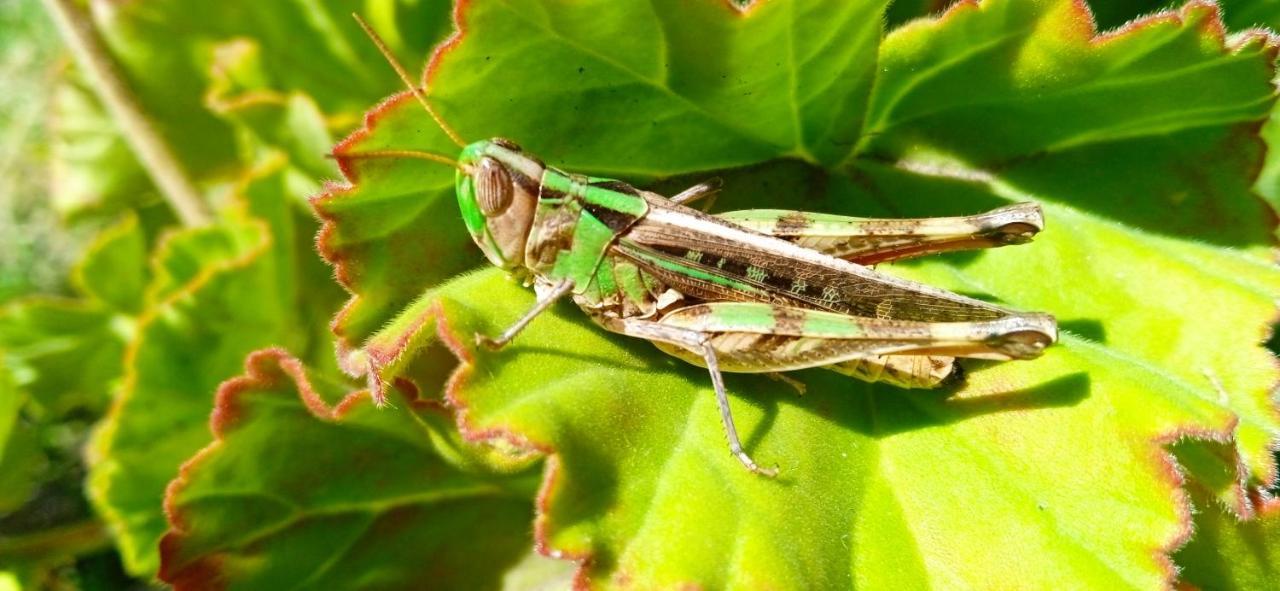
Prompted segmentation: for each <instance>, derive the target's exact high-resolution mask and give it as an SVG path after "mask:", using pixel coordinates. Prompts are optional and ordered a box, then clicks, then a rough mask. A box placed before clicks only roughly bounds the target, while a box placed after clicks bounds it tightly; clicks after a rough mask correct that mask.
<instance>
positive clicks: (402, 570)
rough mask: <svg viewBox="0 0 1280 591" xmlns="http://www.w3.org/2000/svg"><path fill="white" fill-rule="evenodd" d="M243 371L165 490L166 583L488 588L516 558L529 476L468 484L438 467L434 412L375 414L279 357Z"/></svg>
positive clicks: (357, 397)
mask: <svg viewBox="0 0 1280 591" xmlns="http://www.w3.org/2000/svg"><path fill="white" fill-rule="evenodd" d="M245 367H246V370H247V372H246V374H245V375H244V376H242V377H238V378H235V379H232V380H229V381H227V382H226V383H224V384H223V385H222V387H221V388H220V389H219V391H218V397H217V407H216V410H215V412H214V415H213V423H212V425H213V430H214V433H215V435H216V437H217V440H216V441H215V442H214V443H212V444H211V445H209V446H208V447H206V448H205V449H204V450H202V451H201V452H200V453H199V454H197V455H196V456H195V457H194V458H193V459H192V460H191V461H189V462H187V463H186V464H185V465H184V466H183V468H182V472H181V475H180V476H179V478H178V479H177V480H176V481H174V483H173V485H172V486H171V487H170V488H169V492H168V495H167V500H166V507H167V512H168V515H169V517H170V519H171V520H172V521H173V523H174V527H173V529H171V530H170V531H169V533H167V534H166V535H165V537H164V539H163V541H162V542H161V555H162V565H161V569H160V577H161V579H163V580H164V581H165V582H168V583H170V584H172V585H174V587H175V588H176V589H195V588H200V589H203V588H210V587H217V588H227V589H260V588H264V587H280V586H286V587H290V588H325V589H357V588H359V589H368V588H396V589H405V588H423V587H430V588H434V589H445V588H459V589H461V588H467V589H476V588H494V587H496V586H497V582H498V580H499V577H500V576H501V574H502V572H503V571H504V570H505V567H507V566H509V565H512V564H515V563H516V561H517V560H518V559H520V558H521V557H522V555H523V553H524V551H525V548H526V547H527V546H528V544H529V541H528V533H527V523H528V520H529V518H530V515H531V510H530V506H529V494H528V492H527V491H526V490H524V489H525V488H527V487H526V486H525V485H523V484H521V482H522V481H523V482H527V481H528V479H517V480H515V481H512V480H510V479H497V480H495V479H493V478H485V477H478V476H473V475H468V474H464V473H461V472H457V471H455V470H454V469H453V468H452V467H451V466H449V464H447V463H445V462H444V461H442V460H441V458H440V457H439V456H438V455H436V453H435V451H434V449H433V444H432V437H431V434H430V432H429V430H428V429H426V428H424V425H423V422H422V421H423V417H422V415H427V414H433V413H439V412H441V411H440V409H439V408H438V407H433V406H432V405H429V404H419V403H414V402H412V401H410V402H408V403H407V405H406V407H405V410H404V411H403V412H384V411H381V410H379V409H377V408H374V407H373V405H372V404H371V402H370V399H369V397H368V395H367V394H366V393H364V392H353V393H350V394H347V395H345V396H343V393H344V392H345V389H344V388H343V387H341V386H336V385H333V384H329V383H326V382H325V381H324V380H323V379H322V378H319V377H318V376H315V375H314V374H311V373H310V372H307V371H306V370H304V369H303V366H302V364H301V363H300V362H299V361H298V360H297V359H294V358H293V357H291V356H289V355H288V354H287V353H285V352H283V351H281V350H278V349H270V350H264V351H258V352H256V353H254V354H252V355H250V356H249V358H248V360H247V361H246V363H245ZM334 441H341V442H342V443H341V445H338V446H335V445H333V442H334ZM321 450H323V451H321ZM481 556H482V557H483V560H477V557H481Z"/></svg>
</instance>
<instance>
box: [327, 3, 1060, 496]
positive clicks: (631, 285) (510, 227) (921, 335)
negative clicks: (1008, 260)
mask: <svg viewBox="0 0 1280 591" xmlns="http://www.w3.org/2000/svg"><path fill="white" fill-rule="evenodd" d="M356 20H358V21H360V24H361V26H362V27H364V29H365V32H366V33H367V34H368V35H369V37H370V38H371V39H372V40H373V42H374V44H376V45H377V46H378V48H379V50H380V51H381V52H382V53H383V55H384V56H385V57H386V59H387V61H388V62H389V63H390V64H391V66H392V67H393V68H394V69H395V71H396V73H397V74H398V75H399V76H400V78H401V80H403V81H404V83H405V85H406V86H407V87H408V88H409V90H410V92H411V93H412V94H413V96H414V97H415V98H416V99H417V101H418V102H419V103H421V105H422V106H423V108H425V109H426V111H427V113H428V114H429V115H430V116H431V118H432V119H433V120H434V121H435V122H436V124H437V125H439V126H440V128H441V129H442V130H443V131H444V132H445V133H446V134H447V135H448V136H449V137H450V138H451V139H452V140H453V141H454V142H455V143H456V144H458V146H459V147H460V148H461V150H462V151H461V154H460V155H459V156H458V158H457V159H453V158H449V157H447V156H443V155H440V154H434V153H428V152H420V151H412V150H394V151H392V150H388V151H375V152H366V153H361V154H349V155H345V156H344V157H354V158H377V157H409V158H420V159H424V160H430V161H435V162H440V163H443V164H447V165H449V166H452V167H454V168H456V169H457V173H456V192H457V198H458V206H459V208H460V209H461V212H462V218H463V221H464V222H465V223H466V226H467V230H468V231H469V232H470V234H471V237H472V238H473V239H474V241H475V243H476V245H477V246H479V248H480V250H481V251H482V252H483V253H484V256H485V257H486V258H487V259H488V260H489V262H491V263H492V264H493V265H495V266H497V267H499V268H501V269H504V270H505V271H507V272H508V273H510V274H512V275H513V276H516V277H518V278H523V279H525V280H526V284H528V283H532V284H533V286H534V288H535V291H536V293H537V301H536V303H535V304H534V305H533V307H532V308H530V309H529V310H528V312H526V313H525V314H524V316H522V317H521V318H519V319H518V320H516V321H515V322H514V323H513V324H512V325H511V326H510V327H509V328H507V329H506V330H505V331H503V332H502V333H501V334H500V335H498V336H496V337H489V336H485V335H476V339H477V342H478V343H479V344H481V345H483V346H485V347H488V348H490V349H494V350H496V349H500V348H502V347H504V346H505V345H507V344H508V343H510V342H511V341H512V340H513V339H514V338H515V337H516V335H517V334H519V333H520V331H521V330H523V329H524V328H525V327H526V326H528V324H529V323H530V322H532V321H533V320H534V319H535V318H536V317H537V316H538V315H539V314H541V313H543V312H544V311H546V310H547V309H548V308H549V307H550V306H551V305H552V304H554V303H555V302H556V301H558V300H560V299H562V298H565V297H570V298H572V299H573V301H574V303H576V304H577V305H578V306H579V307H580V308H581V309H582V310H583V311H584V312H586V314H587V316H588V317H590V319H591V320H592V321H593V322H595V323H596V324H597V325H599V326H600V327H602V328H604V329H605V330H608V331H612V332H615V333H619V334H623V335H627V336H630V337H638V338H641V339H645V340H648V341H650V342H652V343H654V344H655V345H656V346H657V347H658V348H659V349H661V350H662V351H664V352H666V353H669V354H671V355H673V356H675V357H678V358H680V359H683V360H685V361H688V362H690V363H693V364H696V365H700V366H703V367H705V368H706V369H707V371H708V373H709V374H710V377H711V383H712V386H713V388H714V390H715V397H716V402H717V404H718V406H719V410H720V419H721V421H722V422H723V424H724V430H725V433H726V435H727V436H728V440H729V450H730V452H731V453H732V454H733V455H734V456H735V457H736V458H737V459H738V460H739V461H741V462H742V464H743V465H744V466H746V467H747V468H748V469H749V470H751V471H752V472H754V473H756V474H761V475H765V476H774V475H776V474H777V469H776V467H775V468H768V469H766V468H762V467H760V465H759V464H757V463H756V462H755V461H754V460H753V459H752V458H751V456H750V455H748V454H747V452H746V451H745V450H743V448H742V443H741V441H740V440H739V438H738V432H737V429H736V427H735V426H734V422H733V415H732V413H731V412H730V407H729V399H728V397H727V396H726V394H725V387H724V380H723V378H722V376H721V372H725V371H728V372H742V373H770V374H774V373H776V372H785V371H790V370H798V369H805V368H813V367H822V368H825V369H829V370H833V371H836V372H839V373H842V374H846V375H849V376H853V377H856V378H861V379H863V380H867V381H871V382H877V381H878V382H886V383H889V384H893V385H896V386H901V387H904V388H933V387H937V386H939V385H942V384H944V383H947V382H949V381H952V380H957V379H959V377H960V368H959V366H958V365H956V362H955V359H956V358H957V357H967V358H980V359H994V360H1013V359H1032V358H1035V357H1037V356H1039V355H1040V354H1041V352H1042V351H1043V350H1044V349H1045V347H1047V346H1049V345H1051V344H1053V343H1054V341H1055V340H1056V339H1057V324H1056V322H1055V320H1054V318H1053V317H1052V316H1049V315H1047V314H1034V313H1021V312H1016V311H1012V310H1008V309H1005V308H1002V307H999V306H996V305H993V304H989V303H986V302H983V301H979V300H976V299H972V298H968V297H964V296H961V295H957V294H954V293H951V292H948V291H944V290H941V289H937V288H934V287H930V286H928V285H924V284H920V283H915V282H911V281H906V280H903V279H897V278H893V277H889V276H886V275H882V274H878V273H876V272H874V271H872V270H871V269H869V268H868V267H867V265H871V264H875V263H881V262H890V261H897V260H902V259H906V258H910V257H917V256H922V255H926V254H932V253H939V252H946V251H954V250H961V249H971V248H986V247H998V246H1004V245H1011V244H1022V243H1025V242H1028V241H1029V240H1031V238H1032V237H1033V236H1034V235H1035V234H1036V233H1037V232H1039V231H1040V230H1041V229H1042V228H1043V226H1044V220H1043V215H1042V213H1041V210H1040V208H1039V206H1037V205H1035V204H1032V203H1020V204H1015V205H1011V206H1008V207H1002V208H999V209H995V210H992V211H988V212H986V213H983V214H979V215H974V216H968V217H948V218H928V219H868V218H853V217H843V216H835V215H823V214H815V213H806V212H799V211H784V210H751V211H736V212H728V213H722V214H719V215H709V214H706V213H703V212H702V211H699V210H697V209H693V208H690V207H688V205H689V204H690V203H692V202H694V201H696V200H698V199H703V198H706V197H709V196H712V195H713V194H715V193H716V192H717V191H718V185H717V183H715V182H707V183H702V184H699V185H695V186H694V187H691V188H689V189H687V190H685V191H683V192H681V193H679V194H677V195H674V196H671V197H666V196H663V195H659V194H656V193H653V192H649V191H645V190H641V189H638V188H636V187H633V186H631V185H629V184H627V183H624V182H622V181H618V180H614V179H607V178H597V177H590V176H584V175H579V174H572V173H568V172H564V171H562V170H559V169H556V168H554V167H551V166H547V165H546V164H545V163H544V162H543V161H542V160H540V159H538V158H537V157H536V156H534V155H532V154H530V153H528V152H525V151H524V150H522V149H521V148H520V147H519V146H518V145H516V144H515V143H514V142H512V141H510V140H506V139H502V138H493V139H487V140H481V141H477V142H472V143H468V142H465V141H463V140H462V138H461V137H460V136H459V135H458V134H457V132H455V131H454V130H453V129H452V128H451V127H449V126H448V125H447V124H446V123H445V121H444V120H443V119H442V118H441V117H440V116H439V115H438V114H437V113H436V112H435V110H434V109H433V108H432V106H431V103H430V102H429V101H428V100H427V96H426V92H425V90H424V89H423V88H419V87H418V86H417V85H416V84H414V83H413V81H412V80H411V79H410V78H409V76H408V74H407V72H405V70H404V68H403V67H402V66H401V65H400V64H399V63H398V62H397V61H396V60H395V58H394V57H393V56H392V54H391V52H390V51H389V50H388V49H387V47H386V45H385V44H384V43H383V42H382V40H381V39H380V38H379V37H378V35H377V34H376V33H375V32H374V31H373V30H372V28H370V27H369V26H368V25H367V24H366V23H365V22H364V21H363V20H361V19H360V18H359V16H356Z"/></svg>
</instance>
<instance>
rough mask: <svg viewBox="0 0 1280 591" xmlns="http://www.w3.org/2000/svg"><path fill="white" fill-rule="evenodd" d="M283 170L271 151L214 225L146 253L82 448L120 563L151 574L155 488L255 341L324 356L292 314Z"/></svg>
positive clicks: (189, 448) (294, 296) (299, 309)
mask: <svg viewBox="0 0 1280 591" xmlns="http://www.w3.org/2000/svg"><path fill="white" fill-rule="evenodd" d="M286 172H287V168H286V167H285V166H284V161H283V160H282V159H277V160H276V162H275V164H274V165H273V166H269V167H268V168H266V169H263V170H259V171H256V174H255V175H254V176H253V177H251V178H250V179H248V180H247V181H246V183H245V184H244V186H242V187H241V188H240V190H239V191H238V195H239V198H238V199H237V200H236V202H235V204H234V205H232V207H231V208H230V209H229V210H228V211H226V212H225V213H224V214H223V216H222V221H221V222H220V223H218V224H216V225H213V226H209V227H205V228H199V229H194V230H183V231H180V232H177V233H175V234H172V235H171V236H169V237H168V238H167V239H166V240H163V242H162V244H161V246H160V247H159V250H158V252H157V255H156V257H155V267H154V269H153V276H154V279H153V281H152V283H151V285H149V286H148V289H147V294H148V301H147V304H146V308H145V310H144V312H143V314H142V316H141V317H140V319H139V320H138V326H137V333H136V335H135V336H134V338H133V339H132V340H131V341H130V343H129V351H128V354H127V357H126V359H127V360H128V364H127V366H126V368H125V380H124V386H123V389H122V392H121V393H120V394H119V395H118V397H117V400H116V403H115V405H114V406H113V407H112V410H111V412H110V414H109V415H108V418H107V420H106V424H105V426H104V427H103V428H102V429H101V431H100V433H99V434H98V437H96V439H95V441H94V443H93V445H92V452H91V454H92V457H91V460H92V461H91V464H92V470H91V473H90V478H89V491H90V494H91V497H92V500H93V501H94V503H95V505H96V507H97V508H98V510H99V512H100V513H102V514H103V515H104V516H106V518H107V520H108V521H109V522H110V523H111V524H112V525H113V526H114V528H115V530H116V534H117V541H118V544H119V546H120V548H121V552H122V556H123V558H124V560H125V563H126V567H127V568H128V570H129V571H130V572H133V573H136V574H151V573H154V572H155V569H156V566H157V564H158V558H157V554H156V542H157V541H158V540H159V538H160V536H161V535H162V534H163V533H164V531H165V529H166V527H167V525H166V523H165V516H164V513H163V511H162V510H161V499H162V496H163V493H164V489H165V486H166V485H167V483H168V482H169V481H170V480H171V479H172V478H173V477H174V476H175V475H176V474H177V469H178V466H179V465H181V463H182V462H183V461H184V460H185V459H187V458H188V457H190V456H191V455H192V454H193V453H195V452H196V451H197V450H199V449H200V448H201V447H203V446H204V445H205V444H206V443H208V441H209V440H210V434H209V431H208V426H207V418H208V416H209V411H210V409H211V408H212V403H213V400H212V397H213V392H214V391H215V390H216V389H217V386H218V384H219V383H220V382H222V381H223V380H224V379H226V378H228V377H230V376H232V375H235V374H236V373H237V372H238V370H239V368H240V367H241V363H242V361H243V360H244V357H245V356H246V355H247V354H248V353H250V352H251V351H254V350H257V349H260V348H263V347H268V346H287V347H292V348H294V349H296V350H298V351H306V352H308V354H310V355H318V356H321V358H323V357H324V356H327V354H326V353H322V352H325V351H326V350H327V349H329V347H328V346H326V345H325V344H323V343H318V342H316V341H317V340H320V341H323V340H326V339H320V338H319V335H318V334H317V333H318V332H319V331H318V330H317V329H316V328H317V327H316V326H315V325H314V324H312V323H311V320H312V319H311V318H304V317H303V316H304V315H305V314H307V313H308V312H311V311H312V306H311V305H298V304H296V303H295V302H298V301H299V300H301V299H302V297H301V295H300V294H301V293H302V292H301V291H300V287H299V284H298V281H299V279H298V275H299V274H300V273H303V272H307V273H310V271H304V269H306V268H307V265H302V266H300V265H299V264H298V263H296V262H295V261H296V260H297V259H296V256H297V253H296V252H295V250H294V249H295V241H296V232H297V231H298V230H297V229H295V225H296V224H298V223H300V220H299V218H298V216H297V214H296V213H295V212H294V211H293V210H292V207H291V204H290V199H289V198H288V197H287V194H286V192H285V186H286V181H285V178H284V177H285V176H286ZM303 228H304V232H305V228H306V226H305V225H304V226H303ZM320 285H323V284H320ZM307 290H308V291H307V293H308V297H310V298H313V299H315V301H316V302H318V303H320V305H324V302H325V301H326V300H327V299H328V296H327V295H326V293H327V291H326V290H325V289H324V288H322V287H308V288H307ZM325 366H327V365H322V367H325Z"/></svg>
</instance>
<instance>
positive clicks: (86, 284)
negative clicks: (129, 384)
mask: <svg viewBox="0 0 1280 591" xmlns="http://www.w3.org/2000/svg"><path fill="white" fill-rule="evenodd" d="M145 240H146V239H145V236H143V231H142V229H141V227H140V226H139V224H138V220H137V218H135V217H134V216H132V215H126V216H124V217H123V218H122V219H121V221H120V222H119V223H117V224H116V225H114V226H111V227H109V228H108V229H106V230H104V231H103V232H102V234H100V235H99V236H98V238H97V240H95V242H94V243H93V244H91V245H90V246H89V249H88V250H87V251H86V253H85V255H84V258H83V259H82V260H81V261H80V263H79V264H78V265H77V266H76V268H75V269H74V271H73V283H74V285H75V288H76V290H77V291H78V292H79V293H80V295H81V297H79V298H74V299H73V298H57V297H49V296H42V295H36V296H30V297H27V298H20V299H18V300H14V301H12V302H9V303H7V304H6V305H5V306H3V307H0V358H3V360H4V363H5V364H6V365H7V366H8V367H9V368H10V369H11V371H13V372H14V374H15V379H16V383H17V385H18V386H19V387H20V388H21V389H22V390H23V391H25V392H27V393H29V394H30V395H31V396H32V397H33V399H34V401H35V402H36V403H37V404H38V405H40V407H41V408H42V409H43V410H44V412H46V413H48V414H49V415H50V416H51V418H56V417H61V416H63V415H65V414H67V413H68V412H71V411H72V410H74V409H85V410H90V411H95V412H96V411H101V410H102V409H103V408H104V407H105V406H106V403H107V401H108V399H109V395H110V392H111V388H112V385H113V383H114V382H115V381H116V380H117V379H118V378H119V377H120V374H121V371H122V367H123V364H122V357H123V355H124V344H125V341H126V340H127V339H128V338H129V336H130V334H131V332H132V325H133V318H132V316H133V315H135V314H136V313H137V311H138V310H139V309H140V308H141V305H142V283H143V282H144V281H145V280H146V250H145V249H146V245H145ZM67 368H75V371H67Z"/></svg>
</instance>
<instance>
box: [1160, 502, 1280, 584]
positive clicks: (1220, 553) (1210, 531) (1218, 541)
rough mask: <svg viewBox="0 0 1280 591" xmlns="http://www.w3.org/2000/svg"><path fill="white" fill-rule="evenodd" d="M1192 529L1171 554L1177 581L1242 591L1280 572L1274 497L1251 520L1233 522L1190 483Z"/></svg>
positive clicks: (1279, 524) (1278, 507)
mask: <svg viewBox="0 0 1280 591" xmlns="http://www.w3.org/2000/svg"><path fill="white" fill-rule="evenodd" d="M1191 491H1192V499H1193V501H1194V503H1195V505H1196V507H1197V508H1198V509H1199V512H1198V513H1197V514H1196V533H1195V536H1194V537H1192V538H1191V542H1189V543H1188V544H1187V545H1186V546H1184V547H1183V548H1182V549H1180V550H1178V552H1177V554H1175V555H1174V559H1175V560H1176V561H1177V563H1178V566H1179V567H1181V568H1182V580H1183V581H1185V582H1186V583H1189V584H1191V585H1195V586H1197V587H1200V588H1202V589H1222V590H1224V591H1228V590H1231V591H1234V590H1239V591H1246V590H1249V589H1266V588H1268V587H1271V586H1274V585H1275V581H1276V577H1277V574H1278V573H1280V500H1277V499H1268V500H1266V501H1263V502H1262V503H1261V504H1260V506H1259V507H1258V515H1257V516H1256V517H1254V518H1253V519H1252V520H1249V521H1245V522H1243V523H1242V522H1239V521H1237V520H1236V519H1235V517H1233V516H1232V515H1230V514H1228V513H1225V512H1223V511H1222V510H1221V509H1220V507H1217V506H1215V505H1216V503H1215V502H1214V500H1213V497H1212V496H1211V495H1210V494H1209V493H1208V491H1205V490H1203V489H1200V488H1197V487H1192V488H1191Z"/></svg>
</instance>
